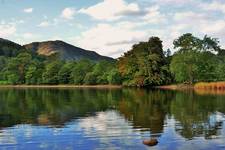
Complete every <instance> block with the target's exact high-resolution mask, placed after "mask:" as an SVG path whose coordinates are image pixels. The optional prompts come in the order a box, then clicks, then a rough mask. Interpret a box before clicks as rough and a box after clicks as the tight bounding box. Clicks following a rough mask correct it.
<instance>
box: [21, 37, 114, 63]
mask: <svg viewBox="0 0 225 150" xmlns="http://www.w3.org/2000/svg"><path fill="white" fill-rule="evenodd" d="M24 47H26V49H30V50H32V51H34V52H37V53H38V54H40V55H45V56H49V55H51V54H54V53H59V55H60V57H61V59H63V60H80V59H90V60H93V61H100V60H108V61H112V60H113V58H110V57H106V56H101V55H99V54H98V53H96V52H94V51H88V50H84V49H82V48H79V47H76V46H73V45H71V44H68V43H65V42H63V41H59V40H57V41H45V42H33V43H30V44H27V45H24Z"/></svg>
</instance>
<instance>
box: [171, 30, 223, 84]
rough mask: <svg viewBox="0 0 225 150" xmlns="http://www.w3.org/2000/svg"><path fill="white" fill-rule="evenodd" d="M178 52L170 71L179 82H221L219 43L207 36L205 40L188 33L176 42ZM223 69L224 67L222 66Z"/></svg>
mask: <svg viewBox="0 0 225 150" xmlns="http://www.w3.org/2000/svg"><path fill="white" fill-rule="evenodd" d="M174 47H175V48H177V50H178V51H177V52H176V53H175V54H174V56H173V57H172V61H171V64H170V70H171V72H172V73H173V74H174V76H175V79H176V81H177V82H189V83H190V84H192V83H193V82H198V81H216V80H219V78H221V77H219V74H218V71H216V70H218V69H217V67H218V65H219V64H220V62H221V60H220V58H219V57H218V56H217V55H216V54H215V53H216V52H217V53H219V52H221V49H220V46H219V41H218V40H217V39H215V38H211V37H208V36H205V37H204V38H203V39H200V38H197V37H194V36H193V35H192V34H190V33H187V34H184V35H182V36H181V37H179V38H178V39H176V40H175V41H174ZM220 67H221V68H223V67H222V65H220Z"/></svg>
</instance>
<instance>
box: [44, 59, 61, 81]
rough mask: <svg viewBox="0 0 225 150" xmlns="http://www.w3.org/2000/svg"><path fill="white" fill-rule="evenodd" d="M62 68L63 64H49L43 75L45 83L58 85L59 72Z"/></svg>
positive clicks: (57, 62)
mask: <svg viewBox="0 0 225 150" xmlns="http://www.w3.org/2000/svg"><path fill="white" fill-rule="evenodd" d="M61 66H62V62H60V61H53V62H51V63H48V64H47V65H46V67H45V70H44V72H43V75H42V79H43V83H45V84H58V83H59V76H58V72H59V70H60V68H61Z"/></svg>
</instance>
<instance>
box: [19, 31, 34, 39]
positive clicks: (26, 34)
mask: <svg viewBox="0 0 225 150" xmlns="http://www.w3.org/2000/svg"><path fill="white" fill-rule="evenodd" d="M22 37H23V38H25V39H30V38H33V37H34V35H33V34H32V33H29V32H27V33H24V34H23V35H22Z"/></svg>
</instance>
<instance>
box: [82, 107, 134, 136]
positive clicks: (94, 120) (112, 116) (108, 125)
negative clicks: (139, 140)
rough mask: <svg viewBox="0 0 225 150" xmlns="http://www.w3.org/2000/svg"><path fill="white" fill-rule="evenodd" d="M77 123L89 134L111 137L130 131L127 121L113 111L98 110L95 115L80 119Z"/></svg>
mask: <svg viewBox="0 0 225 150" xmlns="http://www.w3.org/2000/svg"><path fill="white" fill-rule="evenodd" d="M79 125H80V127H81V128H82V129H83V130H84V131H85V132H86V133H87V134H89V135H91V134H97V135H98V136H107V137H113V136H123V135H127V134H128V133H131V132H132V127H131V126H130V125H129V123H128V122H127V121H126V120H125V119H124V118H122V117H121V116H120V115H119V114H118V113H117V112H115V111H107V112H99V113H98V114H97V115H96V116H93V117H87V118H84V119H82V120H81V121H80V124H79ZM121 127H122V128H121Z"/></svg>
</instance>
